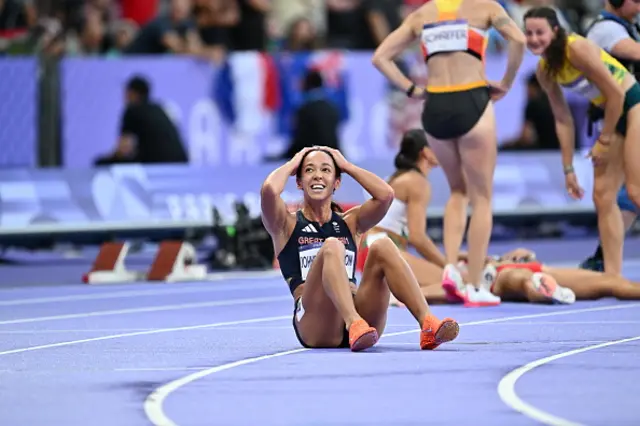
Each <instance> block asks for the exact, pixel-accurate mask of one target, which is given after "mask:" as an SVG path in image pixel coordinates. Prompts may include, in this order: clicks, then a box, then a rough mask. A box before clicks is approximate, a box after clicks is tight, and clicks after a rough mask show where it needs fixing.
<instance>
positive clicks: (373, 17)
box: [360, 0, 402, 50]
mask: <svg viewBox="0 0 640 426" xmlns="http://www.w3.org/2000/svg"><path fill="white" fill-rule="evenodd" d="M360 7H361V13H362V14H363V15H364V19H365V22H366V24H367V27H368V29H369V31H368V32H366V33H365V34H362V37H363V45H362V48H363V49H366V50H375V49H376V48H377V47H378V45H379V44H380V43H381V42H382V40H384V39H385V38H386V37H387V36H388V35H389V34H390V33H391V32H393V31H394V30H395V29H396V28H398V27H399V26H400V24H401V23H402V17H401V16H400V8H399V7H398V0H364V1H363V3H362V5H361V6H360Z"/></svg>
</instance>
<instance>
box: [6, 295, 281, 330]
mask: <svg viewBox="0 0 640 426" xmlns="http://www.w3.org/2000/svg"><path fill="white" fill-rule="evenodd" d="M285 300H289V301H290V300H291V296H277V297H254V298H242V299H231V300H217V301H213V302H198V303H181V304H178V305H159V306H148V307H144V308H130V309H115V310H109V311H95V312H80V313H77V314H65V315H51V316H46V317H33V318H18V319H13V320H6V321H0V325H10V324H27V323H33V322H45V321H58V320H67V319H77V318H89V317H104V316H109V315H125V314H139V313H149V312H166V311H181V310H184V309H196V308H208V307H213V306H236V305H251V304H256V303H270V302H282V301H285Z"/></svg>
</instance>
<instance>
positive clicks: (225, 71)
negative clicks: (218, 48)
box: [213, 52, 280, 133]
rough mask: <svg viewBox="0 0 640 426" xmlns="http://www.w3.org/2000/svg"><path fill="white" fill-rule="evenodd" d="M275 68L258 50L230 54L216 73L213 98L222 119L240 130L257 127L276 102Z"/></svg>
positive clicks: (256, 129)
mask: <svg viewBox="0 0 640 426" xmlns="http://www.w3.org/2000/svg"><path fill="white" fill-rule="evenodd" d="M278 86H279V82H278V70H277V68H276V65H275V62H274V60H273V58H271V57H270V56H269V55H266V54H264V53H259V52H238V53H234V54H233V55H230V56H229V57H228V59H227V61H226V62H225V64H224V65H223V66H222V69H221V70H220V71H219V73H218V74H217V76H216V81H214V84H213V91H214V93H213V99H214V102H215V103H216V105H217V106H218V109H219V111H220V114H221V115H222V117H223V118H224V120H225V121H226V122H227V123H229V124H232V125H234V126H235V127H236V128H237V129H238V130H240V131H246V132H251V133H253V132H255V131H259V128H258V127H259V126H260V125H261V123H262V120H261V117H263V116H264V114H265V113H274V112H276V111H277V109H278V107H279V106H280V91H279V87H278Z"/></svg>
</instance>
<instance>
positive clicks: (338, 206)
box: [331, 201, 344, 213]
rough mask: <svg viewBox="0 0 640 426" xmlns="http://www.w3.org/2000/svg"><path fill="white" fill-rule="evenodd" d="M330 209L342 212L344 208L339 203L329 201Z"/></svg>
mask: <svg viewBox="0 0 640 426" xmlns="http://www.w3.org/2000/svg"><path fill="white" fill-rule="evenodd" d="M331 211H332V212H336V213H344V209H343V208H342V207H340V204H338V203H336V202H335V201H331Z"/></svg>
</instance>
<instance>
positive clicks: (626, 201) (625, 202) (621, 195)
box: [618, 186, 640, 213]
mask: <svg viewBox="0 0 640 426" xmlns="http://www.w3.org/2000/svg"><path fill="white" fill-rule="evenodd" d="M618 207H620V210H623V211H628V212H633V213H640V211H638V209H637V208H636V206H635V204H633V201H631V198H629V193H628V192H627V187H626V186H623V187H622V188H621V189H620V192H618Z"/></svg>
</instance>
